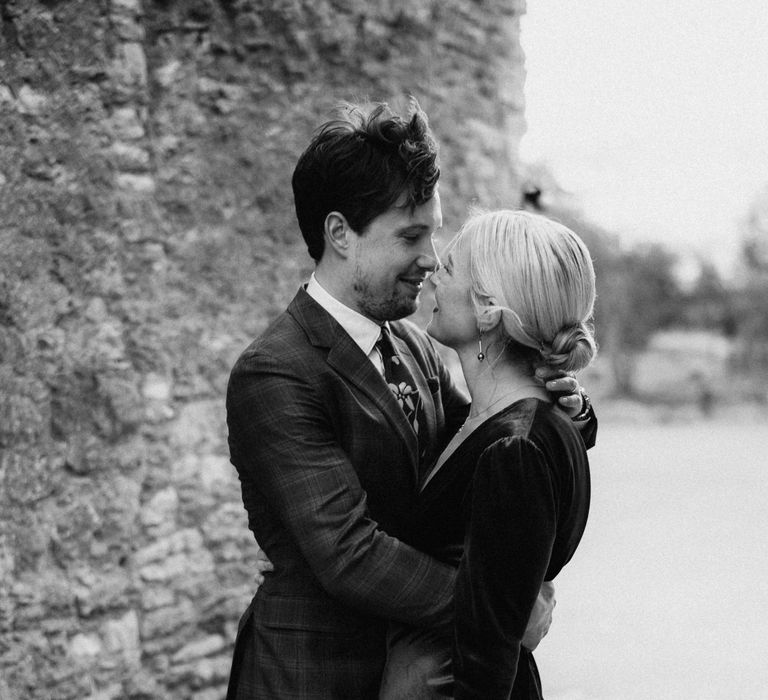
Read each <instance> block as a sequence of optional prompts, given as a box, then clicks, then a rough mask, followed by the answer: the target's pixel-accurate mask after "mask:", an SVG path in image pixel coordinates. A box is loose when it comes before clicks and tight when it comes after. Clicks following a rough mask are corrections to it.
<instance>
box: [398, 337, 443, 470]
mask: <svg viewBox="0 0 768 700" xmlns="http://www.w3.org/2000/svg"><path fill="white" fill-rule="evenodd" d="M392 342H393V344H394V346H395V349H396V350H397V352H398V353H399V355H400V357H401V359H402V361H403V364H405V366H406V367H407V368H408V371H409V372H410V374H411V376H412V377H413V380H414V382H415V383H416V390H417V391H418V392H419V395H420V396H421V400H422V405H423V407H424V416H423V418H424V420H423V425H420V426H419V440H418V442H419V449H420V450H421V452H422V454H420V455H419V463H420V464H421V466H422V468H426V467H427V465H426V464H424V458H425V454H424V453H425V452H426V450H427V447H428V445H431V444H432V443H433V441H434V439H435V432H436V423H437V416H436V415H435V405H434V402H433V400H432V392H431V390H430V388H429V385H428V384H427V378H426V377H425V376H424V370H422V369H421V367H420V366H419V364H418V362H417V361H416V358H415V357H414V356H413V353H412V352H411V350H410V348H409V347H408V344H407V343H406V342H405V341H404V340H402V339H401V338H400V337H399V336H397V335H395V334H394V333H393V334H392ZM411 432H413V431H411Z"/></svg>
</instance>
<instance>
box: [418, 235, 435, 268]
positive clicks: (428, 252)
mask: <svg viewBox="0 0 768 700" xmlns="http://www.w3.org/2000/svg"><path fill="white" fill-rule="evenodd" d="M419 267H421V268H422V269H423V270H429V271H430V272H434V271H435V270H437V268H438V267H440V258H439V257H438V255H437V248H435V242H434V240H432V238H430V239H429V241H428V242H427V244H426V246H425V248H424V250H423V251H422V253H421V257H420V258H419Z"/></svg>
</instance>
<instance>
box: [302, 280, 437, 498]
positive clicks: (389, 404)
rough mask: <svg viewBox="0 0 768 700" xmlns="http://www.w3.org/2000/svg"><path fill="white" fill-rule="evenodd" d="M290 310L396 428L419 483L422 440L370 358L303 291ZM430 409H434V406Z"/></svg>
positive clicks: (421, 383)
mask: <svg viewBox="0 0 768 700" xmlns="http://www.w3.org/2000/svg"><path fill="white" fill-rule="evenodd" d="M288 311H289V313H291V315H292V316H293V317H294V318H295V319H296V321H297V322H298V323H299V324H300V325H301V326H302V328H304V330H305V331H306V332H307V336H308V338H309V340H310V342H311V343H312V345H314V346H316V347H325V348H328V359H327V362H328V365H329V366H330V367H332V368H333V369H334V370H335V371H336V372H337V373H338V374H339V375H340V376H342V377H344V379H346V381H347V382H349V383H350V384H351V385H353V386H355V387H356V388H357V389H358V390H359V391H360V392H362V393H363V394H365V395H366V396H367V397H368V398H369V399H370V400H371V401H372V402H373V403H374V404H376V406H378V408H379V410H381V412H382V413H383V414H384V415H385V416H386V418H387V420H388V421H389V423H390V425H391V426H392V429H393V430H394V431H395V433H396V434H397V435H398V436H399V437H400V439H402V440H403V442H405V444H406V446H407V447H408V455H409V456H410V461H411V469H412V471H413V475H414V479H415V480H416V481H415V483H418V464H419V455H418V440H417V439H416V436H415V435H414V433H413V430H412V429H411V426H410V424H409V423H408V420H407V419H406V417H405V414H404V413H403V411H402V409H401V408H400V406H399V405H398V403H397V400H396V399H395V397H394V396H393V394H392V391H391V390H390V389H389V387H388V386H387V384H386V382H385V381H384V378H383V377H382V376H381V374H380V373H379V371H378V370H377V369H376V367H375V366H374V365H373V363H372V362H371V361H370V359H369V358H368V357H366V355H365V354H364V353H363V351H362V350H361V349H360V347H359V346H358V345H357V344H356V343H355V342H354V341H353V340H352V338H350V337H349V335H348V334H347V332H346V331H345V330H344V329H343V328H342V327H341V326H340V325H339V324H338V323H337V322H336V320H335V319H334V318H333V317H332V316H331V315H330V314H329V313H328V312H327V311H326V310H325V309H324V308H323V307H322V306H320V304H318V303H317V302H316V301H315V300H314V299H312V297H310V296H309V295H308V294H307V293H306V291H304V290H303V289H300V290H299V292H298V294H297V295H296V296H295V297H294V300H293V301H292V302H291V304H290V306H289V307H288ZM395 342H397V343H398V344H397V349H398V351H402V352H403V358H404V360H403V361H404V362H407V364H408V368H409V369H410V370H411V371H412V373H413V375H414V380H415V381H416V383H417V385H418V387H417V388H418V391H419V392H420V393H421V392H423V391H426V392H427V394H426V395H427V396H429V389H428V388H427V386H426V382H425V380H424V378H423V374H422V372H421V371H420V370H419V369H418V366H417V365H416V363H415V360H414V358H413V356H412V355H411V353H410V352H409V351H408V349H407V346H406V345H405V343H403V342H402V341H401V340H400V339H399V338H397V339H396V341H395ZM406 356H407V357H406ZM414 370H415V371H414ZM428 403H430V404H431V402H428ZM430 410H434V409H433V407H432V406H430ZM433 420H434V417H433Z"/></svg>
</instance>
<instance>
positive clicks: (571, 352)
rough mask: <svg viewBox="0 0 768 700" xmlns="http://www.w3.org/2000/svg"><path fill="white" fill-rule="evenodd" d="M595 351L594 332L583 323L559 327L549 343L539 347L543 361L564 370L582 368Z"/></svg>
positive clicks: (547, 364)
mask: <svg viewBox="0 0 768 700" xmlns="http://www.w3.org/2000/svg"><path fill="white" fill-rule="evenodd" d="M596 352H597V345H596V343H595V338H594V334H593V332H592V329H591V328H590V327H588V326H587V325H586V324H585V323H577V324H574V325H571V326H566V327H564V328H561V329H560V330H559V331H558V332H557V334H556V335H555V337H554V338H553V339H552V342H551V343H542V344H541V348H540V353H541V359H542V360H543V363H544V364H545V365H546V366H547V367H550V368H551V369H558V370H563V371H564V372H577V371H578V370H580V369H584V368H585V367H586V366H587V365H588V364H589V363H590V362H591V361H592V358H594V356H595V353H596Z"/></svg>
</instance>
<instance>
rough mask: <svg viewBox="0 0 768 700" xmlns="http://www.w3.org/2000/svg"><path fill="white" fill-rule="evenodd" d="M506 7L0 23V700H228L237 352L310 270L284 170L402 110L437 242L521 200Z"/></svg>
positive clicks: (151, 13) (117, 11) (234, 572)
mask: <svg viewBox="0 0 768 700" xmlns="http://www.w3.org/2000/svg"><path fill="white" fill-rule="evenodd" d="M523 9H524V3H523V0H434V1H428V0H425V1H424V2H420V3H413V2H406V1H405V0H388V1H386V2H379V3H366V2H362V1H361V0H357V1H355V0H334V1H330V0H279V1H276V0H184V1H182V0H0V19H1V21H2V25H1V26H0V29H1V31H0V124H2V126H3V128H2V129H1V130H0V450H1V452H0V698H2V700H6V699H8V700H17V699H18V700H22V699H23V700H27V699H35V698H46V699H48V698H54V699H56V700H59V699H61V700H64V699H70V698H71V699H75V698H77V699H78V700H79V699H81V698H93V699H97V698H98V699H99V700H101V699H104V700H107V699H111V698H133V699H135V700H136V699H139V698H142V699H143V698H147V699H149V698H152V699H154V698H158V699H159V698H164V699H166V698H194V699H195V700H209V699H211V700H212V699H214V698H221V697H223V689H224V687H225V685H226V678H227V673H228V669H229V663H230V654H231V647H232V642H233V639H234V632H235V628H236V624H237V619H238V617H239V614H240V612H241V611H242V609H243V608H244V607H245V605H246V603H247V601H248V599H249V598H250V594H251V588H252V586H251V580H252V575H251V571H250V565H251V564H252V560H253V556H254V554H255V549H256V545H255V543H254V541H253V538H252V536H251V534H250V533H249V532H248V530H247V528H246V517H245V513H244V511H243V508H242V504H241V501H240V495H239V487H238V483H237V480H236V477H235V474H234V470H233V468H232V467H231V466H230V465H229V463H228V458H227V449H226V441H225V426H224V408H223V398H224V392H225V387H226V380H227V374H228V371H229V368H230V366H231V364H232V362H233V361H234V359H235V357H236V356H237V354H238V353H239V352H240V351H241V350H242V348H243V347H244V346H245V345H246V344H247V343H248V342H249V340H250V339H251V338H252V337H253V336H254V335H256V334H257V333H258V332H260V331H261V330H262V329H263V328H264V327H265V325H266V323H267V322H268V321H269V320H270V318H272V317H273V316H274V315H275V313H276V312H277V311H279V310H280V309H281V308H282V307H283V306H284V305H285V304H286V303H287V301H288V300H289V299H290V297H291V296H292V294H293V293H294V291H295V289H296V288H297V286H298V284H299V283H300V282H301V280H302V279H303V278H304V276H305V275H306V274H307V273H308V271H309V269H310V264H309V263H310V261H309V259H308V257H307V255H306V253H305V251H304V250H303V247H302V246H301V244H300V236H299V235H298V233H297V230H296V227H295V225H294V219H293V210H292V203H291V196H290V184H289V183H290V174H291V171H292V168H293V165H294V163H295V160H296V157H297V156H298V154H299V152H300V151H301V149H302V147H303V146H304V145H305V144H306V142H307V140H308V138H309V135H310V133H311V131H312V129H313V128H314V127H315V126H316V125H317V123H318V122H319V121H320V120H321V119H322V118H323V117H324V115H326V114H327V112H328V109H329V108H330V107H331V106H332V104H333V103H334V102H336V101H337V100H339V99H357V98H361V97H370V98H372V99H381V98H391V97H397V96H401V95H403V94H404V93H412V94H414V95H416V96H417V97H418V98H419V99H420V101H421V103H422V105H423V106H424V107H425V108H426V109H427V111H428V112H429V114H430V117H431V121H432V125H433V128H434V130H435V132H436V134H437V136H438V138H439V140H440V142H441V146H442V168H443V178H442V185H441V191H442V193H443V203H444V210H445V215H446V228H447V229H449V230H450V229H451V228H453V227H455V225H456V224H457V223H458V222H459V221H460V219H461V218H462V216H463V214H464V212H465V209H466V205H467V204H468V203H469V202H470V201H473V200H474V201H479V202H480V203H482V204H488V205H494V204H499V203H505V204H516V203H517V201H518V199H517V198H518V189H519V182H518V176H517V172H516V168H515V161H516V153H517V146H518V142H519V139H520V137H521V136H522V132H523V128H524V127H523V103H522V99H523V98H522V86H523V76H524V72H523V60H522V55H521V50H520V46H519V42H518V32H519V25H518V19H519V16H520V13H521V12H522V11H523Z"/></svg>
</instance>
